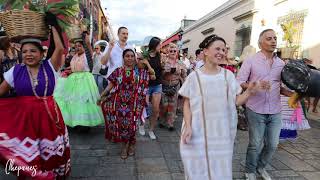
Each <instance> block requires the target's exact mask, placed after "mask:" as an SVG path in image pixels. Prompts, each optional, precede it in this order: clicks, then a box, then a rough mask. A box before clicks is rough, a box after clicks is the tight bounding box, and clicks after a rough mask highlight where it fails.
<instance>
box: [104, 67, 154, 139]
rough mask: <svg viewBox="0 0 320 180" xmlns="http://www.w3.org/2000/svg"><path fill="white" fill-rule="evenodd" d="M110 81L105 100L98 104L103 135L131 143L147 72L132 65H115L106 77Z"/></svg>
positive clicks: (144, 99) (144, 92)
mask: <svg viewBox="0 0 320 180" xmlns="http://www.w3.org/2000/svg"><path fill="white" fill-rule="evenodd" d="M108 80H109V81H110V82H111V83H113V84H114V88H113V89H112V90H111V91H110V94H109V96H108V97H107V101H106V102H104V103H103V104H102V109H103V114H104V117H105V121H106V123H105V125H106V132H105V138H106V139H109V140H110V141H113V142H129V143H130V144H135V142H136V139H135V133H136V129H137V127H136V124H137V123H136V122H137V121H138V120H139V119H140V117H141V113H142V111H143V108H144V106H145V103H146V95H147V90H148V81H149V74H148V72H147V71H146V70H144V69H139V68H138V67H135V68H134V69H132V70H126V69H125V68H124V67H120V68H117V69H116V70H115V71H113V73H112V74H111V75H110V76H109V77H108Z"/></svg>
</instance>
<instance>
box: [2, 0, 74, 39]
mask: <svg viewBox="0 0 320 180" xmlns="http://www.w3.org/2000/svg"><path fill="white" fill-rule="evenodd" d="M0 4H3V5H4V8H5V11H4V12H3V13H2V15H1V18H0V21H1V24H2V25H3V27H4V29H5V31H6V33H7V34H8V36H9V38H11V40H13V41H18V40H19V39H21V38H26V37H34V38H39V39H42V40H46V39H48V34H49V33H48V32H49V31H48V24H52V22H50V21H55V23H57V25H58V26H59V27H60V28H61V29H62V31H67V29H68V28H70V19H71V18H73V17H76V16H77V15H78V13H79V10H80V9H79V0H64V1H62V2H57V3H49V4H47V1H46V0H39V1H36V2H34V1H32V0H0ZM53 17H54V18H53Z"/></svg>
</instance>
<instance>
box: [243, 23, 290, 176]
mask: <svg viewBox="0 0 320 180" xmlns="http://www.w3.org/2000/svg"><path fill="white" fill-rule="evenodd" d="M276 47H277V37H276V34H275V31H274V30H272V29H266V30H264V31H262V32H261V33H260V36H259V48H260V49H261V50H260V51H259V52H258V53H256V54H255V55H254V56H252V57H250V58H248V59H247V60H245V61H244V62H243V65H242V66H241V69H240V71H239V74H238V76H237V79H238V82H239V83H240V84H241V86H242V88H243V89H246V88H247V87H248V83H249V82H250V81H252V82H255V81H256V82H258V83H259V86H260V88H261V91H259V92H257V93H256V94H255V95H254V96H251V97H250V98H249V99H248V102H247V103H246V113H247V117H248V126H249V145H248V149H247V158H246V178H247V179H249V180H256V172H258V173H259V174H260V175H261V176H262V178H263V179H264V180H271V177H270V176H269V174H268V173H267V171H266V170H265V167H266V165H267V164H268V163H269V162H270V161H271V159H272V156H273V154H274V152H275V151H276V149H277V146H278V143H279V135H280V130H281V102H280V93H281V94H283V95H286V96H290V95H291V93H290V92H289V91H287V90H286V89H284V88H282V87H281V71H282V69H283V67H284V65H285V64H284V62H283V61H282V60H281V59H280V58H279V57H277V56H276V55H275V53H274V51H275V49H276ZM262 145H264V146H263V147H262ZM261 148H262V149H261Z"/></svg>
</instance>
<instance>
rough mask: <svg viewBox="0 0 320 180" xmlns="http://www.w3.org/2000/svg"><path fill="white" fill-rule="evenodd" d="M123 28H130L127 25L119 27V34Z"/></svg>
mask: <svg viewBox="0 0 320 180" xmlns="http://www.w3.org/2000/svg"><path fill="white" fill-rule="evenodd" d="M122 29H126V30H128V28H127V27H124V26H121V27H119V29H118V34H119V33H120V31H121V30H122Z"/></svg>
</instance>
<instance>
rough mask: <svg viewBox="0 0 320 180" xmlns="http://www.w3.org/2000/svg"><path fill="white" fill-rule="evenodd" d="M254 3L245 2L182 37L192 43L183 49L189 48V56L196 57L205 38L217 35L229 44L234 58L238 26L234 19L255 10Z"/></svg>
mask: <svg viewBox="0 0 320 180" xmlns="http://www.w3.org/2000/svg"><path fill="white" fill-rule="evenodd" d="M253 5H254V4H253V1H247V0H244V1H242V2H241V3H239V4H238V5H236V6H235V7H233V8H232V9H231V10H229V11H225V12H223V13H222V14H221V15H219V16H218V17H216V18H214V19H211V20H210V21H209V22H207V23H205V24H203V25H201V26H199V27H197V28H196V29H193V30H191V31H189V32H187V33H185V34H183V36H182V41H185V40H187V39H190V42H188V43H187V44H184V45H183V47H182V48H188V52H189V55H194V53H195V51H196V50H197V49H198V48H199V44H200V43H201V42H202V41H203V40H204V38H205V37H207V36H209V35H211V34H217V35H218V36H221V37H223V38H224V39H225V40H226V42H227V44H228V45H229V46H230V48H231V50H230V51H229V52H230V54H229V56H232V52H233V47H234V40H235V32H236V30H237V27H238V24H237V22H236V21H234V20H233V18H234V17H236V16H239V15H241V14H243V13H246V12H248V11H249V10H252V9H253ZM211 27H213V28H215V30H214V32H213V33H211V34H208V35H203V34H202V33H201V31H204V30H206V29H208V28H211Z"/></svg>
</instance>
